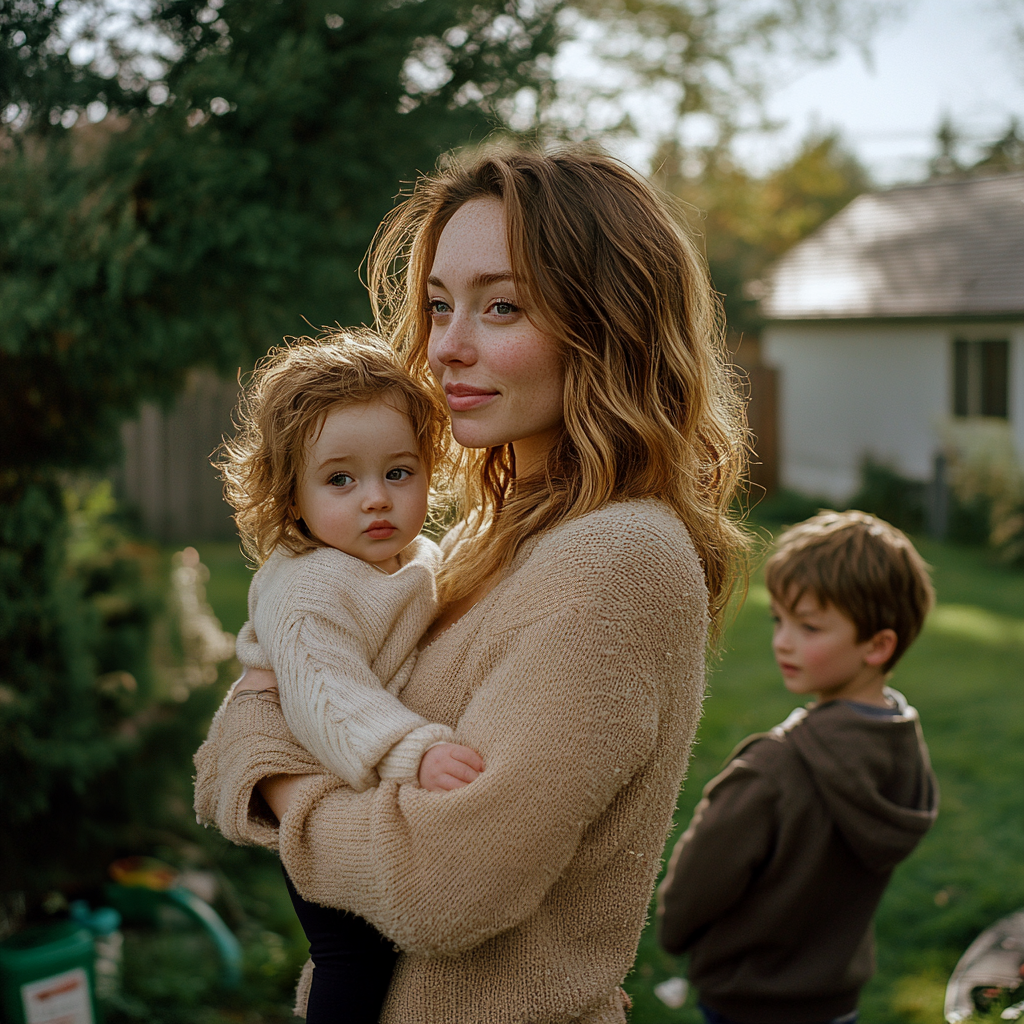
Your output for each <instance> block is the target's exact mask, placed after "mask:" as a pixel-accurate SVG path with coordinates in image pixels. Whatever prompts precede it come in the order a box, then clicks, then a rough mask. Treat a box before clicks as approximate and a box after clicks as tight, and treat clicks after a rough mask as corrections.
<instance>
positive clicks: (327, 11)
mask: <svg viewBox="0 0 1024 1024" xmlns="http://www.w3.org/2000/svg"><path fill="white" fill-rule="evenodd" d="M521 6H523V5H517V4H514V3H511V2H508V3H503V2H500V0H489V2H474V3H468V2H463V0H431V2H430V3H404V4H403V3H394V2H391V0H333V2H327V0H289V2H287V3H279V4H268V3H264V2H262V0H224V2H223V3H221V2H219V0H211V2H210V3H209V4H206V3H203V2H198V0H158V2H157V3H156V5H155V6H154V8H153V11H152V15H151V20H150V22H149V24H148V26H147V33H146V34H143V35H142V36H140V37H139V38H140V39H143V40H153V39H159V40H162V41H163V43H162V44H161V45H162V51H161V47H155V48H152V49H151V52H150V53H148V54H147V53H143V52H140V51H139V50H138V49H136V50H135V51H133V52H130V51H128V50H127V49H126V48H125V46H124V44H123V42H119V41H118V40H119V39H123V38H126V36H125V35H124V34H123V33H122V34H121V35H120V36H117V35H112V34H111V28H110V25H111V22H110V19H111V18H113V17H115V15H116V8H111V9H110V10H108V9H106V8H104V6H103V5H102V3H92V4H90V3H69V2H61V0H2V2H0V111H2V112H3V120H4V128H3V130H2V133H0V389H2V393H0V426H2V429H3V437H4V441H5V444H4V446H3V449H2V451H0V538H2V545H3V548H2V552H0V818H2V819H3V821H4V822H5V828H7V829H8V830H9V832H8V834H9V837H10V839H13V842H12V841H8V842H5V843H3V844H2V845H0V849H2V853H0V878H2V879H3V882H2V884H0V890H3V891H5V892H8V893H10V892H12V891H14V890H18V891H21V892H24V893H29V894H33V893H36V894H38V893H39V892H41V891H43V890H44V889H46V888H50V887H54V886H60V887H64V888H67V887H71V886H73V885H74V884H75V883H76V880H79V879H82V878H88V877H93V878H96V877H97V875H96V872H97V871H98V870H99V867H100V866H101V865H102V864H103V862H104V861H105V860H106V859H107V858H109V857H110V856H111V855H112V854H114V853H117V852H127V851H128V850H130V849H131V848H132V847H133V846H137V845H138V844H139V843H141V842H142V841H143V840H142V838H140V837H143V836H145V835H147V834H149V835H152V829H153V828H155V827H159V826H163V825H166V824H167V822H168V821H170V820H171V817H172V816H171V814H170V812H169V810H168V807H169V804H168V800H169V798H170V797H171V796H174V795H177V796H178V797H179V798H180V796H181V794H180V793H178V794H175V793H174V784H173V780H171V779H170V777H169V775H168V772H167V765H168V763H169V762H171V761H177V762H178V763H179V764H180V765H187V763H188V755H189V753H190V751H191V749H192V748H194V745H195V743H196V742H197V738H198V737H197V734H196V730H195V722H196V719H197V717H202V715H204V714H205V715H208V714H209V711H210V710H211V709H210V708H209V707H207V706H205V705H204V704H203V702H204V701H205V702H206V704H208V702H209V698H208V697H204V696H202V695H199V696H198V697H197V698H196V699H197V700H198V701H199V703H200V704H201V705H203V706H202V707H199V708H198V709H197V710H196V709H193V710H192V711H190V710H189V708H187V707H186V708H183V709H180V710H179V712H178V713H177V714H175V715H170V714H167V713H161V712H160V707H161V702H162V701H163V702H164V703H166V698H165V697H164V696H162V695H161V694H160V693H158V692H155V691H154V688H153V686H152V683H151V678H150V675H149V673H148V669H147V663H146V655H147V651H146V647H147V641H146V630H147V623H148V620H149V617H150V616H151V612H152V609H151V608H150V607H149V606H148V605H147V600H148V599H147V598H146V597H145V595H144V594H143V593H142V591H141V590H140V589H139V580H138V578H135V579H132V578H131V577H132V572H134V573H136V577H137V574H138V572H139V567H138V564H137V563H132V562H131V559H127V558H124V557H122V555H123V551H121V553H119V551H118V546H117V544H112V545H110V546H108V549H107V550H105V551H103V552H100V553H98V554H96V555H95V557H92V558H91V559H86V560H85V561H82V560H78V561H77V562H75V561H73V560H69V557H68V542H69V525H68V519H67V514H66V509H65V504H64V497H63V495H62V486H61V480H62V477H61V476H60V474H61V472H62V471H67V470H81V469H83V468H89V467H93V468H101V467H104V466H107V465H109V464H110V462H111V460H112V458H113V457H114V455H115V453H116V442H117V427H118V425H119V423H120V422H122V421H123V419H124V418H125V417H127V416H129V415H131V414H132V413H133V412H134V410H135V409H136V408H137V406H138V403H139V402H140V401H141V400H143V399H147V398H169V397H170V396H171V395H173V393H174V392H175V390H176V389H177V388H178V387H179V385H180V383H181V381H182V379H183V376H184V374H185V372H186V370H187V369H188V368H189V367H192V366H195V365H199V364H205V365H209V366H213V367H216V368H220V369H229V368H234V367H236V366H239V365H250V364H251V363H252V361H253V359H254V358H255V357H256V356H257V355H259V354H261V353H262V352H264V351H265V350H266V349H267V348H268V347H269V345H271V344H273V343H275V342H276V341H277V340H279V339H280V337H281V335H282V334H285V333H299V332H300V331H301V330H303V329H304V327H305V325H304V323H303V322H302V320H301V319H300V317H301V316H303V315H305V316H306V317H307V318H308V319H309V321H310V322H311V323H313V324H314V325H319V324H322V323H329V322H332V321H334V320H338V321H340V322H342V323H350V322H353V321H358V320H361V319H364V318H365V317H366V316H367V313H368V310H367V304H366V301H365V297H364V291H363V288H362V286H361V285H360V283H359V280H358V276H357V267H358V264H359V261H360V258H361V256H362V254H363V252H364V251H365V249H366V246H367V244H368V242H369V240H370V237H371V236H372V233H373V231H374V229H375V228H376V225H377V224H378V223H379V221H380V218H381V216H382V215H383V214H384V213H385V212H386V211H387V209H388V208H389V207H390V205H391V203H392V201H393V196H394V193H395V191H396V183H398V182H401V181H403V180H404V181H408V180H410V179H411V178H412V177H413V176H414V175H415V173H416V171H417V170H420V169H428V168H430V167H431V166H432V165H433V164H434V162H435V160H436V158H437V156H438V154H440V153H441V152H443V151H444V150H447V149H449V148H451V147H453V146H456V145H459V144H462V143H465V142H467V141H470V140H472V139H480V138H482V137H483V136H484V135H485V134H486V133H487V132H488V131H489V130H490V129H491V128H492V126H494V125H495V123H496V121H497V118H498V112H499V107H500V104H501V103H502V102H504V101H505V100H506V99H507V98H508V97H510V96H512V95H514V94H515V93H516V92H517V91H519V90H521V89H523V88H533V87H536V86H537V85H538V83H539V82H541V81H542V79H543V75H544V73H545V72H544V65H543V58H544V56H545V55H546V54H548V53H549V52H550V50H551V48H552V46H553V43H554V22H553V11H552V9H551V8H550V7H549V6H547V5H545V4H544V3H535V4H532V5H530V7H529V11H528V12H527V13H522V12H521V11H520V10H519V8H520V7H521ZM69 18H70V19H73V20H70V21H69V20H68V19H69ZM74 24H77V25H79V27H80V37H81V38H80V39H79V41H80V42H83V43H90V45H92V46H93V47H94V49H95V50H96V53H97V56H96V58H95V59H94V60H93V61H92V62H91V63H90V64H89V65H88V66H85V67H82V66H80V65H79V64H76V63H75V62H73V61H72V60H71V54H70V53H69V40H68V39H67V38H66V36H67V33H68V32H69V31H71V26H72V25H74ZM120 27H121V28H122V29H123V28H124V26H123V25H121V26H120ZM161 52H167V53H170V54H172V57H164V58H161V57H160V53H161ZM161 62H162V66H161ZM154 68H155V69H156V70H154ZM104 108H105V109H106V110H107V111H108V113H107V116H106V117H105V118H103V119H102V120H99V121H98V123H87V122H88V117H87V116H86V114H87V113H88V114H89V115H92V116H94V117H95V116H97V114H100V115H101V114H102V112H103V110H104ZM122 547H123V546H122ZM133 564H134V568H133V567H132V566H133ZM126 594H130V595H132V596H131V599H130V600H127V599H126V598H125V595H126ZM129 679H130V680H131V683H129V682H128V680H129ZM190 723H191V724H190ZM178 774H179V775H180V774H181V773H180V771H179V772H178ZM181 811H182V808H181V807H178V808H177V813H178V815H179V817H180V816H181ZM184 820H187V818H186V819H184ZM147 827H148V828H149V830H150V831H149V832H148V833H147V831H146V829H147Z"/></svg>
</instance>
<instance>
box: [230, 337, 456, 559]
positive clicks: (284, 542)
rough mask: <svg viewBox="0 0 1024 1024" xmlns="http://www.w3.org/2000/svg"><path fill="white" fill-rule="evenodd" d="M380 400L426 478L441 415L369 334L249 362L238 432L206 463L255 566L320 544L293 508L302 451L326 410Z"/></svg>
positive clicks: (295, 342) (292, 345) (284, 349)
mask: <svg viewBox="0 0 1024 1024" xmlns="http://www.w3.org/2000/svg"><path fill="white" fill-rule="evenodd" d="M380 400H383V401H389V402H391V403H393V404H394V405H395V407H396V408H397V409H399V410H400V411H402V412H404V413H406V414H407V415H408V417H409V420H410V422H411V423H412V428H413V432H414V433H415V435H416V440H417V442H418V444H419V450H420V457H421V458H422V459H423V462H424V464H425V468H426V471H427V473H429V474H431V475H432V474H433V472H434V470H435V469H436V468H437V466H438V464H439V463H440V462H441V461H442V460H443V459H444V457H445V455H446V452H447V446H448V415H447V410H446V409H445V408H444V406H443V404H442V402H441V400H440V398H439V396H438V394H437V392H436V390H435V389H432V388H430V387H428V386H427V385H426V384H425V383H423V382H422V381H418V380H416V379H415V378H414V377H412V376H411V375H410V374H409V372H408V371H407V370H405V369H404V368H403V367H402V366H401V365H400V364H399V363H398V361H397V360H396V358H395V355H394V353H393V351H392V350H391V349H390V348H389V347H388V345H387V344H386V343H385V342H384V341H383V340H382V339H381V338H380V337H379V336H378V335H377V334H374V333H373V332H372V331H369V330H366V329H365V328H357V329H348V330H330V329H327V328H325V329H324V333H323V334H321V335H320V337H318V338H315V339H314V338H286V339H285V344H284V345H282V346H279V347H277V348H273V349H271V350H270V352H269V353H267V355H266V356H265V357H264V358H263V359H261V360H260V362H259V363H257V364H256V368H255V370H253V373H252V376H251V378H250V380H249V382H248V383H247V384H246V385H245V387H244V390H243V393H242V397H241V400H240V402H239V405H238V410H237V419H236V422H235V426H236V428H237V430H238V432H237V434H236V435H235V436H234V437H233V438H232V439H230V440H226V441H225V442H224V444H223V445H222V446H221V447H220V449H219V450H218V454H219V456H220V458H219V459H218V460H217V461H216V462H215V463H214V466H215V467H216V468H217V469H218V470H220V473H221V476H222V477H223V479H224V497H225V499H226V500H227V502H228V504H229V505H231V507H232V508H233V509H234V510H235V515H234V519H235V523H236V525H237V526H238V532H239V534H240V535H241V538H242V546H243V548H244V549H245V552H246V554H247V555H249V557H250V558H252V559H253V560H254V561H255V562H257V563H258V564H262V563H263V562H265V561H266V560H267V558H268V557H269V556H270V553H271V552H272V551H273V550H274V548H276V547H277V546H278V545H281V546H283V547H285V548H287V549H288V550H289V551H291V552H293V553H294V554H304V553H305V552H307V551H312V550H313V549H314V548H317V547H322V546H323V545H322V544H321V543H320V541H318V540H316V539H315V538H313V537H310V536H309V534H308V533H307V532H306V531H305V530H304V529H303V527H302V524H301V523H300V522H299V520H298V519H297V518H296V516H295V512H294V505H295V491H296V488H297V486H298V480H299V475H300V474H301V472H302V468H303V466H304V464H305V458H306V445H307V443H308V442H309V441H310V440H311V439H313V438H314V437H315V436H316V435H317V433H318V431H319V430H320V428H321V427H322V426H323V422H324V420H325V419H326V417H327V414H328V412H330V410H331V409H333V408H336V407H337V406H346V405H361V404H364V403H366V402H372V401H380Z"/></svg>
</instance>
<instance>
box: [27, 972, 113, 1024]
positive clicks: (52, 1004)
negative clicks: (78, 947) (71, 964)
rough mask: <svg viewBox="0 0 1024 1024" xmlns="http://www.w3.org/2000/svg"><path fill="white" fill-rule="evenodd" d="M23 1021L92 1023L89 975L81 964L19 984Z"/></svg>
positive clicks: (51, 1023)
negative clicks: (23, 1013) (70, 969)
mask: <svg viewBox="0 0 1024 1024" xmlns="http://www.w3.org/2000/svg"><path fill="white" fill-rule="evenodd" d="M21 1000H22V1003H23V1004H24V1006H25V1024H95V1021H94V1018H93V1015H92V1000H90V998H89V977H88V975H87V974H86V973H85V971H84V970H82V968H81V967H76V968H75V969H74V970H72V971H65V972H64V973H63V974H55V975H53V977H51V978H44V979H43V980H42V981H32V982H29V983H28V984H27V985H22V986H21Z"/></svg>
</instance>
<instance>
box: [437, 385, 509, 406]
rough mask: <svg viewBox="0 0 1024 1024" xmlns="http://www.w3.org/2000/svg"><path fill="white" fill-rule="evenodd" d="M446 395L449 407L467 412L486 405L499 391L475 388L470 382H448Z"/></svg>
mask: <svg viewBox="0 0 1024 1024" xmlns="http://www.w3.org/2000/svg"><path fill="white" fill-rule="evenodd" d="M444 393H445V397H446V398H447V399H448V408H449V409H451V411H452V412H466V411H467V410H469V409H477V408H479V407H480V406H481V405H486V404H487V403H488V402H489V401H490V400H491V399H492V398H496V397H497V395H498V392H497V391H486V390H484V389H483V388H475V387H473V386H472V385H470V384H446V385H445V388H444Z"/></svg>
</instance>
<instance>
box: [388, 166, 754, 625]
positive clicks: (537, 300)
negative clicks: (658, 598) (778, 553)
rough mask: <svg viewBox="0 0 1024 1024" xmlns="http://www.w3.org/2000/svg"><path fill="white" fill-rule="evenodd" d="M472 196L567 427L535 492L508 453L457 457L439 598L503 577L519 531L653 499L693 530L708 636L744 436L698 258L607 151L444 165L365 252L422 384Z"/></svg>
mask: <svg viewBox="0 0 1024 1024" xmlns="http://www.w3.org/2000/svg"><path fill="white" fill-rule="evenodd" d="M481 199H486V200H497V201H498V202H500V203H501V204H502V207H503V209H504V214H505V219H506V224H507V232H508V237H507V241H508V249H509V256H510V259H511V263H512V271H513V274H514V275H515V280H516V285H517V291H518V293H519V295H518V298H519V299H520V300H521V301H522V302H523V303H524V306H525V308H526V310H527V312H528V315H529V316H530V318H531V320H532V321H533V322H534V323H535V324H536V325H537V326H538V327H539V328H540V329H541V330H543V331H545V332H547V333H549V334H550V335H551V336H552V337H553V338H555V340H556V341H557V343H558V345H559V348H560V350H561V354H562V358H563V360H564V365H565V386H564V416H565V429H564V432H563V434H562V436H561V438H560V440H559V441H558V442H557V443H556V444H555V446H554V447H553V449H552V450H551V452H550V454H549V456H548V459H547V464H546V466H545V470H544V473H543V474H542V475H540V476H537V477H535V478H531V479H518V480H517V479H516V478H515V465H514V458H513V453H512V450H511V447H510V446H509V445H503V446H499V447H495V448H488V449H481V450H468V449H467V450H464V451H463V452H462V454H461V457H460V462H459V468H458V473H457V478H456V481H455V483H456V485H457V491H458V493H459V496H460V499H461V507H462V511H463V513H464V514H467V527H466V534H465V537H466V539H465V541H464V542H463V543H462V544H460V547H459V549H458V554H457V556H456V557H455V558H452V559H450V560H449V562H448V563H447V564H446V565H445V568H444V570H443V573H442V578H441V584H442V595H443V597H444V599H445V600H446V601H449V602H450V601H455V600H458V599H459V598H461V597H464V596H466V595H467V594H469V593H471V592H472V591H473V589H474V588H475V587H476V586H477V585H478V584H479V583H480V581H481V580H483V579H485V578H487V577H488V576H490V575H491V574H493V573H495V572H498V571H500V570H502V569H503V568H505V567H506V566H507V565H508V564H509V562H510V561H511V560H512V558H513V557H514V555H515V553H516V551H517V550H518V548H519V546H520V545H521V543H522V542H523V541H524V540H525V539H526V538H527V537H529V536H530V535H532V534H535V533H538V532H540V531H543V530H547V529H549V528H551V527H552V526H554V525H556V524H557V523H560V522H562V521H564V520H567V519H572V518H576V517H578V516H582V515H585V514H586V513H588V512H592V511H594V510H595V509H598V508H601V507H602V506H603V505H605V504H607V503H608V502H610V501H616V500H632V499H638V498H661V499H663V500H664V501H666V502H667V503H668V504H669V505H671V506H672V507H673V508H674V509H675V511H676V513H677V514H678V515H679V517H680V519H681V520H682V521H683V523H684V524H685V525H686V527H687V529H688V530H689V532H690V536H691V537H692V539H693V543H694V545H695V547H696V549H697V553H698V554H699V555H700V558H701V561H702V562H703V566H704V572H705V578H706V580H707V585H708V591H709V595H710V610H711V614H712V618H713V621H714V622H715V624H716V626H719V625H720V623H721V617H722V612H723V609H724V607H725V603H726V601H727V599H728V595H729V592H730V589H731V584H732V581H733V578H734V575H735V571H736V565H737V561H738V556H739V554H740V553H741V552H742V551H743V550H744V549H745V547H746V545H747V540H746V535H745V533H744V532H743V530H742V528H741V527H740V526H739V524H738V523H737V522H736V521H735V519H734V517H733V515H732V514H731V512H730V504H731V502H732V499H733V496H734V493H735V490H736V486H737V483H738V480H739V477H740V474H741V471H742V468H743V465H744V456H745V451H746V426H745V421H744V415H743V406H742V401H741V399H740V397H739V393H738V390H737V388H736V385H735V381H734V377H733V375H732V373H731V371H730V369H729V367H728V364H727V361H726V358H725V351H724V344H723V324H722V317H721V313H720V307H719V304H718V302H717V299H716V297H715V295H714V293H713V291H712V288H711V285H710V281H709V279H708V274H707V270H706V267H705V265H704V262H703V260H702V258H701V256H700V254H699V253H698V252H697V250H696V248H695V247H694V245H693V243H692V242H691V241H690V239H689V238H688V237H687V236H686V235H685V234H683V232H682V231H681V229H680V228H679V226H678V224H677V223H676V221H675V219H674V218H673V216H672V214H671V213H670V211H669V209H668V206H667V205H666V203H665V202H664V201H663V200H662V199H661V198H660V197H659V196H658V195H657V194H656V193H655V192H654V190H653V189H652V188H651V186H650V185H648V184H647V183H646V182H644V181H643V180H641V179H640V178H639V177H637V176H636V175H634V174H633V173H632V172H631V171H629V170H628V169H627V168H626V167H625V166H624V165H622V164H620V163H618V162H617V161H615V160H613V159H611V158H609V157H607V156H604V155H600V154H595V153H592V152H586V151H581V150H566V151H561V152H556V153H553V154H551V155H545V154H542V153H540V152H536V151H531V150H522V149H504V150H501V149H492V150H489V151H485V152H484V153H483V154H482V155H479V156H477V157H476V158H474V159H470V160H469V161H468V162H459V161H456V160H451V161H449V162H448V163H447V164H445V165H444V166H442V168H441V169H440V171H439V172H438V173H436V174H435V175H433V176H430V177H423V178H420V179H419V180H418V181H417V182H416V184H415V186H414V188H413V190H412V193H411V194H410V195H409V197H408V198H407V199H406V200H405V201H404V202H403V203H401V204H400V205H399V206H397V207H396V208H395V210H393V211H392V213H391V214H390V215H389V217H388V218H387V219H386V220H385V222H384V223H383V224H382V225H381V229H380V231H379V232H378V235H377V238H376V239H375V241H374V244H373V246H372V247H371V250H370V257H369V286H370V294H371V300H372V301H373V302H374V312H375V314H376V316H377V322H378V324H379V325H380V326H381V327H382V329H383V330H384V332H385V333H386V334H387V335H388V336H389V337H391V338H392V340H393V341H394V343H395V345H396V346H397V348H398V350H399V352H400V353H401V354H402V355H403V357H404V359H405V361H406V366H407V367H408V368H409V370H410V372H412V373H413V374H414V375H415V376H417V377H419V378H420V379H426V378H427V376H428V368H427V341H428V338H429V334H430V325H431V324H430V316H429V311H428V309H427V305H426V303H427V277H428V275H429V273H430V268H431V265H432V263H433V260H434V254H435V252H436V250H437V244H438V239H439V237H440V235H441V232H442V231H443V229H444V227H445V225H446V224H447V223H448V221H449V220H450V219H451V217H452V215H453V214H454V213H455V211H456V210H458V209H459V207H461V206H462V205H463V204H465V203H467V202H471V201H473V200H481Z"/></svg>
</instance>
